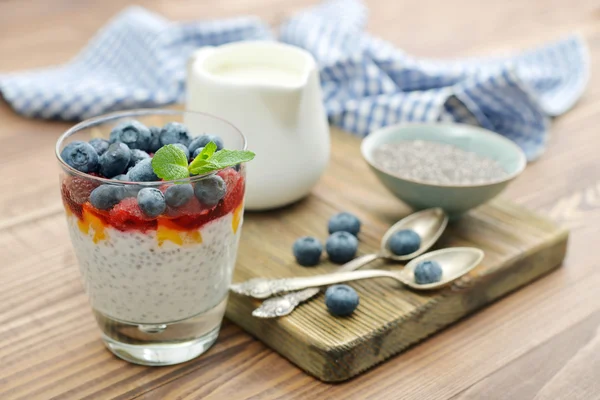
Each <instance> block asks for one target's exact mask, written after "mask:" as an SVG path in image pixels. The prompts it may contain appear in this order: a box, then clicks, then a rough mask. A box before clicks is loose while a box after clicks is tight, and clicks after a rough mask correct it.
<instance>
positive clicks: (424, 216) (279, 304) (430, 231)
mask: <svg viewBox="0 0 600 400" xmlns="http://www.w3.org/2000/svg"><path fill="white" fill-rule="evenodd" d="M446 225H448V217H447V216H446V214H445V213H444V211H443V210H442V209H441V208H430V209H427V210H423V211H419V212H416V213H413V214H411V215H409V216H407V217H405V218H403V219H401V220H400V221H398V222H396V223H395V224H394V225H392V226H391V227H390V228H389V229H388V230H387V232H386V233H385V234H384V235H383V238H382V239H381V247H380V249H379V252H378V253H373V254H365V255H363V256H361V257H358V258H355V259H354V260H352V261H350V262H348V263H346V264H344V265H342V266H341V267H340V268H339V270H338V272H347V271H354V270H356V269H359V268H361V267H363V266H365V265H367V264H368V263H371V262H373V261H375V260H377V259H379V258H386V259H389V260H393V261H406V260H410V259H412V258H414V257H417V256H419V255H421V254H423V253H424V252H426V251H427V250H429V249H430V248H431V246H433V245H434V244H435V242H437V240H438V239H439V238H440V236H441V235H442V233H443V232H444V230H445V229H446ZM404 229H412V230H413V231H415V232H416V233H417V234H418V235H419V236H420V237H421V246H420V247H419V249H418V250H417V251H415V252H414V253H411V254H407V255H403V256H397V255H395V254H393V253H392V252H391V251H390V250H389V241H390V238H391V237H392V235H393V234H394V233H396V232H398V231H401V230H404ZM232 290H233V289H232ZM234 291H235V290H234ZM318 293H319V289H318V288H310V289H305V290H302V291H299V292H293V293H288V294H286V295H284V296H278V297H274V298H272V299H268V300H265V301H263V303H262V304H261V305H260V307H258V308H257V309H256V310H254V311H253V312H252V315H254V316H255V317H259V318H275V317H281V316H284V315H288V314H290V313H291V312H292V311H294V309H295V308H296V306H298V305H299V304H300V303H302V302H305V301H307V300H309V299H310V298H312V297H314V296H316V295H317V294H318Z"/></svg>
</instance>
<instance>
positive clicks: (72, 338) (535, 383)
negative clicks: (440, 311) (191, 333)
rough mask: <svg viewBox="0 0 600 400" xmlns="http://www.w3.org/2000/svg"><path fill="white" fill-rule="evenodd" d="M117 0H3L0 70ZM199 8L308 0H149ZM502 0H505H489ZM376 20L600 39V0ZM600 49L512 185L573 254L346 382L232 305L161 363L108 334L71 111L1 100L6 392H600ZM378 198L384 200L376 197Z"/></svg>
mask: <svg viewBox="0 0 600 400" xmlns="http://www.w3.org/2000/svg"><path fill="white" fill-rule="evenodd" d="M124 3H126V2H125V1H120V0H103V1H92V0H82V1H75V0H51V1H50V0H32V1H29V0H5V1H3V2H0V54H1V56H0V72H8V71H14V70H21V69H26V68H34V67H43V66H47V65H51V64H56V63H62V62H65V61H67V60H68V59H69V58H70V57H72V56H73V55H75V54H76V53H77V52H78V50H79V49H80V48H81V47H82V46H83V45H84V44H85V43H86V41H87V40H88V39H89V38H90V37H91V36H92V35H93V34H94V33H95V32H96V30H97V29H98V28H99V27H100V26H102V25H103V24H104V23H105V22H106V21H107V19H108V18H109V17H111V16H112V15H114V14H115V13H117V12H118V11H119V10H120V9H121V8H122V7H123V5H124ZM136 3H137V4H140V5H145V6H147V7H148V8H150V9H152V10H155V11H158V12H161V13H163V14H164V15H166V16H167V17H169V18H172V19H179V20H191V19H199V18H214V17H226V16H234V15H239V14H256V15H259V16H261V17H263V18H264V19H265V20H267V21H269V22H272V23H276V22H277V21H279V20H281V18H284V17H285V16H286V15H288V14H290V13H293V12H294V11H296V10H299V9H301V8H303V7H305V6H307V5H311V4H313V3H314V0H222V1H219V2H213V1H202V0H150V1H137V2H136ZM492 3H493V4H492ZM369 7H370V9H371V15H370V20H369V26H368V28H369V30H370V31H371V32H372V33H374V34H376V35H378V36H381V37H383V38H385V39H387V40H389V41H391V42H393V43H394V44H396V45H397V46H398V47H401V48H403V49H405V50H407V51H409V52H411V53H414V54H417V55H421V56H432V57H453V56H464V55H484V54H491V53H494V52H496V51H503V50H507V49H511V48H518V47H524V46H529V45H534V44H537V43H541V42H543V41H545V40H548V39H552V38H556V37H558V36H560V35H561V34H563V33H568V32H571V31H573V30H578V31H579V32H581V33H582V34H583V35H584V37H585V38H586V39H587V41H588V44H589V47H590V51H591V55H592V60H594V59H597V58H598V57H600V4H599V3H598V1H597V0H571V1H564V0H536V1H533V0H521V1H502V2H482V1H479V0H454V1H443V0H420V1H410V0H396V1H389V0H372V1H370V2H369ZM599 65H600V64H598V63H593V64H592V79H591V81H590V84H589V86H588V88H587V91H586V93H585V95H584V96H583V98H582V100H581V101H580V102H579V103H578V104H577V105H576V107H575V108H574V109H573V110H572V111H570V112H569V113H567V114H566V115H564V116H562V117H560V118H557V119H556V120H555V121H554V122H553V125H552V128H551V130H552V137H551V139H550V142H549V146H548V151H547V152H546V153H545V154H544V156H543V157H542V158H541V159H540V160H539V161H537V162H535V163H533V164H531V165H530V166H529V167H528V168H527V170H526V171H525V173H524V174H523V175H522V177H520V178H519V179H518V180H517V181H516V182H515V183H514V184H512V185H511V186H510V188H509V189H508V190H507V191H506V192H505V193H504V196H505V197H507V198H509V199H512V200H514V201H516V202H518V203H520V204H523V205H526V206H528V207H530V208H533V209H536V210H538V211H540V212H542V213H546V214H547V215H549V216H550V217H551V218H552V219H554V220H556V221H558V222H560V223H562V224H564V225H565V226H567V227H569V228H571V229H572V234H571V239H570V245H569V253H568V255H567V259H566V261H565V265H564V267H563V268H561V269H559V270H558V271H557V272H555V273H552V274H550V275H548V276H547V277H545V278H543V279H541V280H539V281H537V282H535V283H533V284H531V285H530V286H528V287H527V288H524V289H522V290H520V291H518V292H517V293H514V294H512V295H510V296H508V297H507V298H505V299H503V300H501V301H499V302H497V303H495V304H494V305H492V306H490V307H488V308H486V309H484V310H482V311H481V312H479V313H477V314H475V315H474V316H472V317H470V318H468V319H466V320H463V321H462V322H460V323H458V324H456V325H454V326H452V327H450V328H449V329H447V330H445V331H443V332H442V333H440V334H438V335H435V336H434V337H432V338H430V339H429V340H427V341H426V342H424V343H422V344H420V345H418V346H416V347H413V348H412V349H410V350H408V351H407V352H405V353H403V354H401V355H399V356H397V357H394V358H392V359H391V360H389V361H388V362H387V363H385V364H383V365H381V366H379V367H377V368H375V369H373V370H371V371H369V372H367V373H365V374H364V375H361V376H359V377H357V378H355V379H353V380H351V381H349V382H346V383H343V384H336V385H330V384H325V383H322V382H319V381H317V380H315V379H313V378H311V377H309V376H307V375H306V374H304V373H303V372H302V371H300V370H299V369H298V368H296V367H295V366H293V365H292V364H290V363H289V362H288V361H286V360H285V359H284V358H282V357H280V356H279V355H278V354H276V353H274V352H273V351H271V350H270V349H268V348H267V347H265V346H264V345H263V344H262V343H261V342H259V341H257V340H255V339H253V338H252V337H251V336H249V335H247V334H246V333H244V332H243V331H242V330H240V329H239V328H238V327H236V326H234V325H233V324H231V323H225V326H224V328H223V330H222V333H221V336H220V339H219V341H218V342H217V344H216V345H215V346H214V347H213V348H212V349H211V350H210V351H209V352H208V353H207V354H206V355H204V356H203V357H201V358H199V359H197V360H195V361H192V362H189V363H186V364H183V365H177V366H172V367H163V368H145V367H140V366H134V365H130V364H127V363H125V362H123V361H120V360H118V359H116V358H114V357H113V356H111V354H110V353H109V352H108V351H106V350H105V349H104V348H103V345H102V343H101V341H100V339H99V334H98V329H97V327H96V325H95V322H94V320H93V317H92V314H91V312H90V309H89V307H88V304H87V301H86V298H85V295H84V293H83V289H82V286H81V284H80V281H79V276H78V271H77V268H76V261H75V256H74V253H73V251H72V248H71V244H70V242H69V239H68V236H67V231H66V225H65V222H64V217H63V211H62V206H61V203H60V198H59V191H58V183H57V179H58V178H57V172H58V167H57V165H56V163H55V160H54V154H53V146H54V142H55V140H56V138H57V137H58V136H59V134H60V133H61V132H62V131H64V129H65V128H66V127H67V126H68V124H65V123H61V122H47V121H32V120H28V119H25V118H22V117H20V116H17V115H15V114H14V113H13V112H12V111H11V110H10V108H9V107H8V106H7V105H6V104H4V103H0V177H1V178H2V188H1V189H0V398H1V399H13V398H23V399H36V398H42V399H46V398H68V399H80V398H87V397H90V398H98V399H107V398H119V399H126V398H140V399H169V398H185V399H192V398H207V399H242V398H252V399H267V398H269V399H270V398H286V399H287V398H298V399H317V398H342V399H366V398H369V399H378V398H380V399H446V398H452V399H461V400H462V399H504V398H506V399H519V400H520V399H532V398H536V399H552V400H555V399H586V400H589V399H597V398H600V381H599V380H598V374H599V373H600V356H599V355H598V354H600V289H599V287H600V261H598V260H599V259H600V258H599V257H598V256H597V255H595V254H594V250H595V249H596V246H598V238H599V237H600V236H599V233H600V161H599V156H598V151H599V150H600V136H599V135H598V125H599V124H600V84H599V82H600V78H599V77H598V76H599V75H600V67H599ZM375 201H376V200H375Z"/></svg>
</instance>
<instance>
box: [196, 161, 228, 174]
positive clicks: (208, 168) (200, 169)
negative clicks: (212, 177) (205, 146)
mask: <svg viewBox="0 0 600 400" xmlns="http://www.w3.org/2000/svg"><path fill="white" fill-rule="evenodd" d="M222 168H223V167H220V166H219V165H217V164H213V163H212V162H210V161H204V162H203V163H202V165H198V166H196V167H195V168H194V169H193V170H190V172H191V173H192V174H194V175H203V174H208V173H209V172H212V171H216V170H218V169H222Z"/></svg>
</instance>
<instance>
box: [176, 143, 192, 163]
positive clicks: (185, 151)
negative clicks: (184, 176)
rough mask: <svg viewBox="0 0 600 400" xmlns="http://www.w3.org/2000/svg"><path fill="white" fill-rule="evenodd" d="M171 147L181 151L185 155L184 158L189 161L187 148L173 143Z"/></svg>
mask: <svg viewBox="0 0 600 400" xmlns="http://www.w3.org/2000/svg"><path fill="white" fill-rule="evenodd" d="M173 146H175V147H177V148H178V149H179V150H181V151H183V152H184V153H185V157H186V158H187V159H188V160H189V159H190V151H189V150H188V148H187V146H184V145H182V144H181V143H175V144H174V145H173Z"/></svg>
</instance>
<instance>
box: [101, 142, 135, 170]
mask: <svg viewBox="0 0 600 400" xmlns="http://www.w3.org/2000/svg"><path fill="white" fill-rule="evenodd" d="M130 159H131V151H130V150H129V147H127V146H126V145H124V144H123V143H121V142H116V143H113V144H111V145H110V146H108V150H106V153H104V154H102V155H101V156H100V173H101V174H102V175H104V176H105V177H107V178H112V177H113V176H117V175H119V174H122V173H123V172H125V170H126V169H127V166H128V165H129V160H130Z"/></svg>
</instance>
